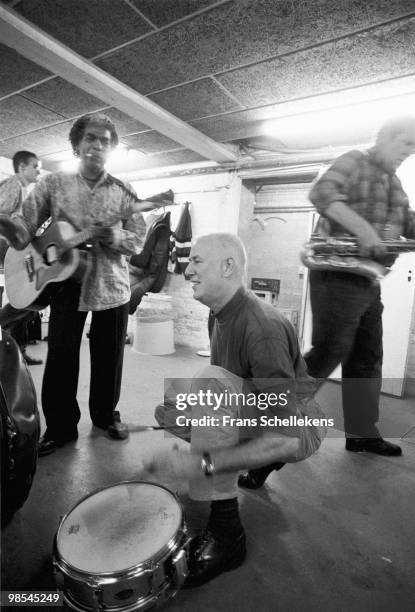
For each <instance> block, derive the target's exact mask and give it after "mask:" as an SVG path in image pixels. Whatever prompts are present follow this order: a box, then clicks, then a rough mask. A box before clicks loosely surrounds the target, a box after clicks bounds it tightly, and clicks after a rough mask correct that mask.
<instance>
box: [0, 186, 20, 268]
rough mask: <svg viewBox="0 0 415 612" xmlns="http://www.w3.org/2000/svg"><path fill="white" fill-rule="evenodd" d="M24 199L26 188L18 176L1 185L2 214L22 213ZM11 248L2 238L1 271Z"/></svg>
mask: <svg viewBox="0 0 415 612" xmlns="http://www.w3.org/2000/svg"><path fill="white" fill-rule="evenodd" d="M23 199H24V187H23V184H22V182H21V181H20V179H19V177H18V176H17V174H14V175H13V176H11V177H10V178H7V179H5V180H4V181H1V183H0V212H1V213H4V214H6V215H11V214H12V213H15V212H20V210H21V206H22V202H23ZM8 248H9V243H8V242H7V240H6V238H3V236H0V269H1V270H3V265H4V257H5V255H6V251H7V249H8Z"/></svg>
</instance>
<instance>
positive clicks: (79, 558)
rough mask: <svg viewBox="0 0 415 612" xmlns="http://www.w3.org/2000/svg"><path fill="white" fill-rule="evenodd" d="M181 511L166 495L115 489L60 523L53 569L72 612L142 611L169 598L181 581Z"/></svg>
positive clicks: (150, 487) (156, 489) (148, 489)
mask: <svg viewBox="0 0 415 612" xmlns="http://www.w3.org/2000/svg"><path fill="white" fill-rule="evenodd" d="M188 541H189V539H188V537H187V530H186V525H185V522H184V514H183V509H182V506H181V504H180V503H179V501H178V500H177V497H176V496H175V495H174V494H173V493H172V492H171V491H169V489H167V488H166V487H163V486H161V485H158V484H154V483H148V482H139V481H138V482H121V483H118V484H116V485H113V486H110V487H106V488H104V489H100V490H99V491H96V492H94V493H92V494H90V495H88V496H87V497H85V498H84V499H82V500H81V501H80V502H79V503H78V504H77V505H76V506H75V507H74V508H73V509H72V510H71V511H70V512H69V513H68V514H66V516H64V517H63V519H62V521H61V523H60V525H59V528H58V531H57V533H56V536H55V542H54V555H53V565H54V569H55V577H56V582H57V585H58V588H60V589H61V590H62V591H63V596H64V601H65V603H66V604H67V605H68V606H70V607H71V608H72V609H74V610H78V611H79V612H84V611H88V610H102V609H105V610H112V611H114V612H118V611H122V612H130V611H133V610H146V609H148V608H150V607H152V606H153V605H155V604H156V603H160V602H163V601H164V600H166V599H168V598H169V597H172V596H173V595H175V593H176V592H177V591H178V589H179V588H180V587H181V585H182V584H183V582H184V580H185V578H186V576H187V574H188V569H187V545H188Z"/></svg>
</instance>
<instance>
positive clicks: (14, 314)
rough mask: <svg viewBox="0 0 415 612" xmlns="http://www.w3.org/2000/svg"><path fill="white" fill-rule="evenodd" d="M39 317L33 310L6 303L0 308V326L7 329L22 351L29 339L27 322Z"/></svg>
mask: <svg viewBox="0 0 415 612" xmlns="http://www.w3.org/2000/svg"><path fill="white" fill-rule="evenodd" d="M37 317H39V313H38V312H36V311H33V310H27V309H25V308H24V309H17V308H14V306H12V305H11V304H6V305H5V306H3V308H1V309H0V326H1V327H2V328H3V329H5V330H7V331H8V332H9V333H10V335H11V336H12V337H13V338H14V339H15V340H16V342H17V344H18V345H19V347H20V349H21V350H22V351H25V349H26V346H27V344H28V341H29V324H30V323H31V322H32V321H33V320H34V319H36V318H37Z"/></svg>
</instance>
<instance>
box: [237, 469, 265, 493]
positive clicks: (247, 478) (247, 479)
mask: <svg viewBox="0 0 415 612" xmlns="http://www.w3.org/2000/svg"><path fill="white" fill-rule="evenodd" d="M264 483H265V480H264V479H262V478H261V479H257V478H256V476H255V475H254V474H252V472H250V471H249V472H246V473H245V474H241V475H240V476H239V477H238V487H241V488H242V489H260V488H261V487H262V486H263V485H264Z"/></svg>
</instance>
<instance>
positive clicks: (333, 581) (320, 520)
mask: <svg viewBox="0 0 415 612" xmlns="http://www.w3.org/2000/svg"><path fill="white" fill-rule="evenodd" d="M29 348H30V353H31V354H33V355H36V356H42V357H44V355H45V353H46V346H45V343H44V342H40V343H38V344H37V345H36V346H31V347H29ZM206 362H207V359H206V358H203V357H199V356H197V355H196V353H195V352H194V351H190V350H189V349H183V348H179V349H178V350H177V352H176V354H174V355H170V356H163V357H155V356H145V355H139V354H137V353H134V352H133V351H132V350H131V348H130V347H129V346H126V349H125V369H124V384H123V392H122V397H121V402H120V405H119V407H120V410H121V412H122V415H123V419H124V420H125V421H127V422H129V423H136V424H143V423H145V424H153V423H154V419H153V409H154V406H155V404H156V403H157V402H158V401H160V400H161V398H162V395H163V378H164V377H169V376H170V377H174V376H181V377H186V376H190V375H191V373H192V372H193V371H194V370H195V369H197V367H198V366H199V365H200V364H205V363H206ZM42 369H43V368H42V367H41V366H35V367H31V369H30V371H31V373H32V375H33V378H34V380H35V384H36V387H37V389H38V390H40V381H41V376H42ZM88 381H89V365H88V344H87V341H86V340H85V341H84V342H83V346H82V367H81V379H80V385H79V399H80V405H81V408H82V411H83V417H82V419H81V422H80V427H79V431H80V437H79V439H78V441H77V442H76V443H72V444H70V445H67V446H65V447H64V448H62V449H59V450H58V451H57V452H56V453H55V454H53V455H50V456H48V457H43V458H41V459H39V461H38V468H37V473H36V477H35V481H34V484H33V487H32V490H31V493H30V496H29V499H28V501H27V502H26V503H25V505H24V506H23V508H22V509H21V510H20V511H19V512H17V513H16V515H15V517H14V518H13V520H12V522H11V524H10V525H9V526H8V527H7V528H6V529H5V530H4V532H3V537H2V544H3V547H2V548H3V550H2V589H3V590H52V589H53V588H54V582H53V577H52V570H51V551H52V542H53V537H54V534H55V533H56V530H57V527H58V523H59V517H60V516H62V515H63V514H65V513H66V512H68V511H69V510H71V509H72V508H73V507H74V506H75V505H76V504H77V503H78V501H79V500H80V499H81V498H82V497H83V496H84V495H86V494H87V493H88V492H91V491H93V490H94V489H97V488H99V487H102V486H106V485H111V484H113V483H115V482H117V481H122V480H134V479H140V463H141V460H142V458H143V457H145V456H146V455H148V454H149V453H151V452H153V451H154V449H155V448H159V447H161V446H164V445H171V444H172V443H173V440H172V439H171V438H168V439H166V437H165V435H164V433H163V432H159V431H154V432H142V433H132V434H131V436H130V438H129V440H126V441H123V442H118V441H112V440H110V439H108V438H107V437H106V436H105V435H104V434H103V433H99V432H98V431H97V430H95V429H94V428H92V427H91V424H90V421H89V416H88V411H87V398H88ZM320 401H321V405H322V406H323V408H324V409H325V410H326V411H327V412H328V413H329V414H330V415H337V416H339V415H340V409H339V387H338V386H337V385H335V384H328V385H325V386H324V387H323V389H322V391H321V392H320ZM382 418H383V422H384V423H386V425H385V427H386V429H387V430H388V431H390V428H389V427H388V425H389V424H390V422H393V424H394V431H397V433H396V437H399V436H400V435H402V434H403V433H404V432H405V431H406V430H407V429H408V428H409V427H410V426H411V425H415V402H414V400H413V398H412V399H410V400H409V399H407V400H396V399H393V398H387V397H383V399H382ZM414 435H415V430H414V432H412V436H411V435H409V436H407V437H405V439H404V440H403V441H402V447H403V451H404V454H403V456H402V457H399V458H385V457H377V456H374V455H365V454H353V453H349V452H346V451H345V450H344V439H343V434H342V433H341V432H339V431H336V430H332V431H331V432H330V435H329V437H328V438H327V439H326V440H325V442H324V444H323V445H322V447H321V449H320V450H319V451H318V452H317V453H316V454H315V455H314V456H313V457H311V458H310V459H308V460H307V461H304V462H301V463H298V464H291V465H288V466H285V468H284V469H283V470H281V471H280V472H278V473H274V474H273V475H272V476H271V477H270V478H269V479H268V481H267V485H266V486H265V487H264V488H263V489H262V490H261V491H260V492H243V491H241V494H240V504H241V515H242V520H243V523H244V525H245V528H246V531H247V537H248V556H247V560H246V562H245V564H244V565H243V566H242V567H240V568H239V569H237V570H235V571H233V572H229V573H226V574H223V575H221V576H219V577H218V578H216V579H215V580H214V581H212V582H210V583H209V584H207V585H204V586H203V587H200V588H198V589H193V590H189V591H181V592H179V593H178V595H177V597H176V598H175V599H174V600H171V601H170V602H168V604H167V605H165V606H164V607H163V609H168V610H170V611H171V612H174V611H179V610H180V611H181V612H194V611H195V610H196V611H199V610H201V611H203V612H211V611H212V612H213V611H215V612H219V611H222V610H223V611H225V610H226V611H228V610H241V611H245V610H246V611H251V610H261V611H262V610H272V611H282V612H286V611H290V612H297V611H298V612H303V611H305V610H307V611H311V612H314V611H315V612H321V611H324V612H326V611H327V612H331V611H336V612H339V611H343V610H344V611H348V612H365V611H376V612H383V611H385V612H386V611H388V612H390V610H399V611H400V612H406V611H407V612H410V611H411V612H412V611H413V610H415V590H414V576H415V518H414V510H413V499H414V498H413V490H414V485H415V474H414V469H413V466H414V459H415V437H413V436H414ZM164 484H166V485H167V486H169V487H170V488H171V489H172V490H178V491H179V494H180V498H181V500H182V503H183V505H184V508H185V513H186V520H187V523H188V525H189V528H190V530H191V531H193V530H195V529H197V528H199V527H201V526H202V525H203V523H204V520H205V518H206V516H207V512H208V510H207V508H206V507H205V505H204V504H202V503H199V502H192V501H191V500H189V498H188V496H187V494H186V489H185V486H184V484H183V483H182V484H178V483H169V482H165V483H164ZM44 609H45V608H44V607H43V608H39V610H44ZM51 609H52V608H51Z"/></svg>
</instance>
